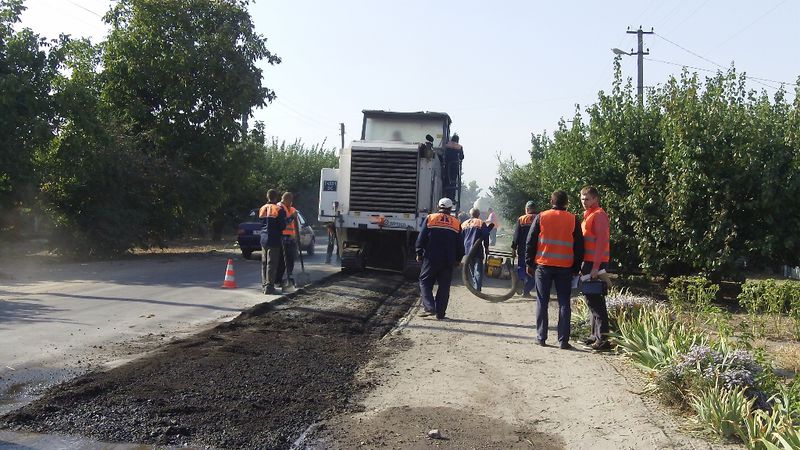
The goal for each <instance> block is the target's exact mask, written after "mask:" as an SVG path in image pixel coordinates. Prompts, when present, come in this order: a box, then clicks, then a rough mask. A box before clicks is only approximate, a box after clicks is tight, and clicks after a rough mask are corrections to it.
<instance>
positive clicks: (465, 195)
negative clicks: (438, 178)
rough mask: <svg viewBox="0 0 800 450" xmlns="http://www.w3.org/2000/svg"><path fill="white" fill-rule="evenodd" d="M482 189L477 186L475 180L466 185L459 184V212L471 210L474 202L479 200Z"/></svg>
mask: <svg viewBox="0 0 800 450" xmlns="http://www.w3.org/2000/svg"><path fill="white" fill-rule="evenodd" d="M482 191H483V189H481V188H480V186H478V182H477V181H475V180H472V181H470V182H469V183H468V184H464V182H463V181H462V182H461V204H460V206H461V210H462V211H464V212H467V211H469V209H470V208H472V206H473V204H474V203H475V201H476V200H478V199H479V198H481V192H482Z"/></svg>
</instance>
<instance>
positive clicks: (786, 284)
mask: <svg viewBox="0 0 800 450" xmlns="http://www.w3.org/2000/svg"><path fill="white" fill-rule="evenodd" d="M738 300H739V305H740V306H742V307H743V308H745V309H746V310H747V312H749V313H751V314H756V313H765V312H766V313H773V314H783V313H788V312H790V311H792V310H794V309H800V283H799V282H797V281H791V280H747V281H745V282H744V284H742V292H741V293H740V294H739V297H738Z"/></svg>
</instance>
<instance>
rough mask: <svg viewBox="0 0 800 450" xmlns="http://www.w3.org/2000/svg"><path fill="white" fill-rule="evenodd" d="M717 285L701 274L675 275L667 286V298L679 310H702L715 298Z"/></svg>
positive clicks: (707, 307)
mask: <svg viewBox="0 0 800 450" xmlns="http://www.w3.org/2000/svg"><path fill="white" fill-rule="evenodd" d="M717 291H719V285H716V284H713V283H711V281H709V280H708V279H707V278H705V277H701V276H685V277H675V278H673V279H672V280H670V282H669V286H668V287H667V298H669V301H670V303H672V305H674V306H675V308H677V309H679V310H699V311H704V310H707V309H709V308H710V307H711V305H712V303H713V301H714V299H715V298H717Z"/></svg>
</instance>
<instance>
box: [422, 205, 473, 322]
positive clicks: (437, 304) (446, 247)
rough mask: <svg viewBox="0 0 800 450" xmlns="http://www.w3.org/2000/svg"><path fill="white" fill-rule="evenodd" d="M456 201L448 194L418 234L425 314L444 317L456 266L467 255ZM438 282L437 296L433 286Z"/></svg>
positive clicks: (426, 315) (423, 314)
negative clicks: (454, 210)
mask: <svg viewBox="0 0 800 450" xmlns="http://www.w3.org/2000/svg"><path fill="white" fill-rule="evenodd" d="M452 209H453V201H452V200H450V199H449V198H447V197H445V198H442V199H441V200H439V211H438V212H436V213H433V214H430V215H428V217H426V218H425V221H424V222H423V223H422V230H421V231H420V233H419V237H417V244H416V253H417V262H421V263H422V267H421V269H420V274H419V290H420V297H422V307H423V309H424V311H423V312H422V313H421V314H420V316H422V317H428V316H432V315H434V314H436V318H437V319H439V320H442V319H444V318H445V314H446V312H447V303H448V301H449V300H450V283H451V281H452V279H453V268H454V267H458V266H459V265H460V264H461V258H463V257H464V235H463V233H461V223H460V222H459V221H458V219H457V218H455V217H453V216H452V215H450V211H451V210H452ZM436 283H438V284H439V288H438V289H437V290H436V296H435V297H434V295H433V285H434V284H436Z"/></svg>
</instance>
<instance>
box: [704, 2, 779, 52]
mask: <svg viewBox="0 0 800 450" xmlns="http://www.w3.org/2000/svg"><path fill="white" fill-rule="evenodd" d="M787 1H789V0H783V1H781V2H779V3H778V4H776V5H775V6H773V7H772V8H770V9H769V10H768V11H767V12H765V13H764V14H762V15H760V16H758V17H757V18H756V19H755V20H754V21H752V22H750V23H749V24H747V25H745V26H744V28H741V29H739V30H738V31H736V32H735V33H733V34H732V35H730V36H729V37H728V38H726V39H725V40H723V41H722V42H720V43H719V44H717V45H715V46H714V47H712V48H711V50H716V49H718V48H720V47H722V46H723V45H725V44H727V43H728V42H730V41H731V40H732V39H733V38H735V37H736V36H739V35H740V34H742V33H743V32H744V31H745V30H747V29H748V28H750V27H752V26H753V25H755V24H756V23H758V22H759V21H761V19H763V18H764V17H767V16H768V15H770V14H771V13H772V12H773V11H775V10H776V9H778V7H779V6H781V5H783V4H784V3H786V2H787Z"/></svg>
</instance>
